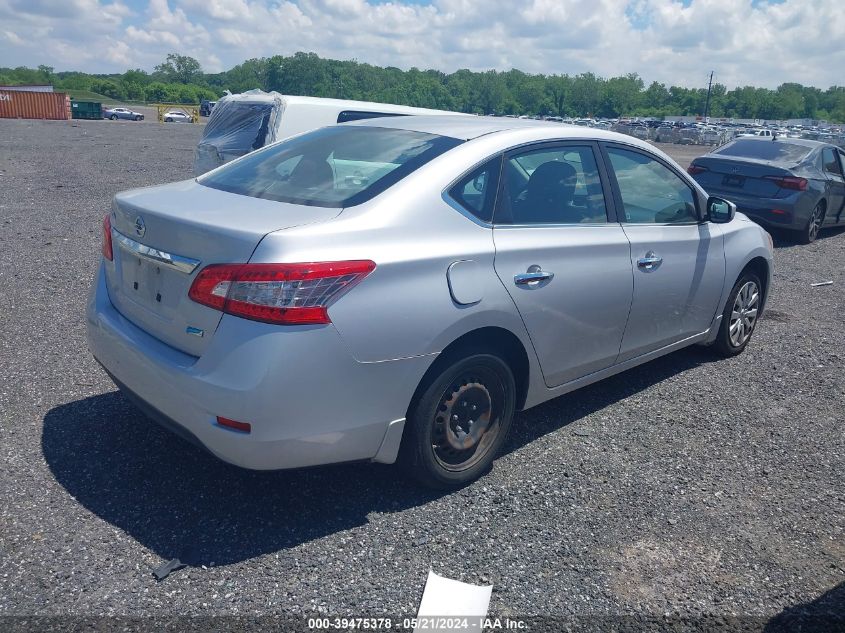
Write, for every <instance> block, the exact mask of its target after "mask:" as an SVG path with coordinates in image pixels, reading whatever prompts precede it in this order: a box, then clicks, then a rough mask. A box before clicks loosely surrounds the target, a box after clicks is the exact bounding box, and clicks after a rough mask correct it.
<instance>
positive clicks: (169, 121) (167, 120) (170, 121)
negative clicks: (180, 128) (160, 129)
mask: <svg viewBox="0 0 845 633" xmlns="http://www.w3.org/2000/svg"><path fill="white" fill-rule="evenodd" d="M164 122H165V123H173V119H165V120H164Z"/></svg>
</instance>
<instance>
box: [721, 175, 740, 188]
mask: <svg viewBox="0 0 845 633" xmlns="http://www.w3.org/2000/svg"><path fill="white" fill-rule="evenodd" d="M722 184H723V185H724V186H725V187H739V188H741V187H742V186H743V185H745V176H735V175H732V174H729V175H727V176H725V177H724V178H723V179H722Z"/></svg>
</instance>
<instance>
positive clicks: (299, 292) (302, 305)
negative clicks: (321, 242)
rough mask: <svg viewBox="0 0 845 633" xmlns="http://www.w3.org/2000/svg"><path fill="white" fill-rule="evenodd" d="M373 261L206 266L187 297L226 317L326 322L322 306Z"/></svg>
mask: <svg viewBox="0 0 845 633" xmlns="http://www.w3.org/2000/svg"><path fill="white" fill-rule="evenodd" d="M375 267H376V265H375V262H372V261H369V260H356V261H345V262H314V263H303V264H212V265H211V266H206V267H205V268H203V269H202V270H201V271H200V273H199V275H197V277H196V279H194V283H193V284H191V289H190V290H189V291H188V296H189V297H190V298H191V299H192V300H193V301H196V302H197V303H201V304H203V305H206V306H208V307H210V308H214V309H215V310H220V311H221V312H225V313H226V314H232V315H234V316H239V317H243V318H244V319H251V320H253V321H263V322H264V323H276V324H280V325H304V324H318V323H331V319H330V318H329V315H328V307H329V306H330V305H331V304H332V303H333V302H334V301H336V300H337V299H339V298H340V297H341V296H342V295H343V294H344V293H346V292H348V291H349V290H350V289H351V288H352V287H353V286H354V285H355V284H357V283H359V282H360V281H361V280H362V279H364V277H366V276H367V275H369V274H370V273H371V272H373V270H375Z"/></svg>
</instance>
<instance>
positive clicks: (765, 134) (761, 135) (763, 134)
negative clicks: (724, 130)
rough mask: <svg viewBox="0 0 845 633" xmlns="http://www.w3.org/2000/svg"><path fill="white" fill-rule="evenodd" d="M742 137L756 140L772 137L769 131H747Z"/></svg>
mask: <svg viewBox="0 0 845 633" xmlns="http://www.w3.org/2000/svg"><path fill="white" fill-rule="evenodd" d="M742 136H755V137H757V138H768V139H770V138H772V136H774V135H773V134H772V131H771V130H749V131H747V132H746V133H745V134H743V135H742Z"/></svg>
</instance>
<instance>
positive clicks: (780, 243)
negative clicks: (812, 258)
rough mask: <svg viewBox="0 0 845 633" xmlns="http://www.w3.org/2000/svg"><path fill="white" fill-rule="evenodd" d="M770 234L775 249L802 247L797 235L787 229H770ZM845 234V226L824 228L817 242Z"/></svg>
mask: <svg viewBox="0 0 845 633" xmlns="http://www.w3.org/2000/svg"><path fill="white" fill-rule="evenodd" d="M766 230H767V231H768V232H769V234H770V235H771V236H772V242H773V243H774V247H775V248H788V247H790V246H801V243H800V242H799V241H798V239H797V237H796V236H795V233H793V232H792V231H788V230H786V229H777V228H769V229H766ZM843 234H845V226H835V227H832V228H824V229H822V230H821V231H819V235H818V237H816V242H823V241H824V240H828V239H830V238H832V237H839V236H840V235H843Z"/></svg>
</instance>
